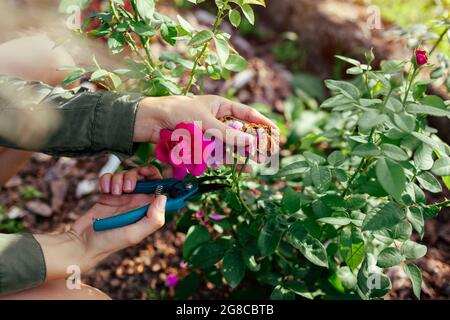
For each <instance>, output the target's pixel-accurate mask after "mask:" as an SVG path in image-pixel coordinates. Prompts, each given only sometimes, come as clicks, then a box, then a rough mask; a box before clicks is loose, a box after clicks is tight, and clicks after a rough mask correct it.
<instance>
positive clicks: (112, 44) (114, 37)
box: [108, 32, 125, 54]
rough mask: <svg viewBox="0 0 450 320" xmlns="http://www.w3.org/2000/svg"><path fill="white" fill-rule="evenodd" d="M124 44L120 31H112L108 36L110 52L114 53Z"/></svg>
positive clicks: (121, 48) (120, 49)
mask: <svg viewBox="0 0 450 320" xmlns="http://www.w3.org/2000/svg"><path fill="white" fill-rule="evenodd" d="M124 46H125V38H124V36H123V35H122V34H121V33H118V32H114V33H113V34H111V35H110V36H109V38H108V47H109V48H110V49H111V51H112V53H114V54H116V53H119V52H121V51H122V50H123V48H124Z"/></svg>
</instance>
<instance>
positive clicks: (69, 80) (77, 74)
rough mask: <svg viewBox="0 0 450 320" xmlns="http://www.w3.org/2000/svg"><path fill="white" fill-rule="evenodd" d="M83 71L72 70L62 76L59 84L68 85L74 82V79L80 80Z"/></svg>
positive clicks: (83, 73)
mask: <svg viewBox="0 0 450 320" xmlns="http://www.w3.org/2000/svg"><path fill="white" fill-rule="evenodd" d="M85 73H86V72H85V71H84V70H81V71H76V72H73V73H71V74H69V75H67V76H66V77H65V78H64V80H63V81H62V83H61V85H62V86H63V87H65V86H68V85H70V84H72V83H74V82H75V81H78V80H80V79H81V78H82V77H83V76H84V75H85Z"/></svg>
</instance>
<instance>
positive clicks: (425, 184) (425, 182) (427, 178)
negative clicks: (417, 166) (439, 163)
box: [417, 171, 442, 193]
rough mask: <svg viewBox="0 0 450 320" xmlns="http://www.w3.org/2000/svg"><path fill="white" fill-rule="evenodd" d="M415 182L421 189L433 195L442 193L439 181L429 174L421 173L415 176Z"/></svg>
mask: <svg viewBox="0 0 450 320" xmlns="http://www.w3.org/2000/svg"><path fill="white" fill-rule="evenodd" d="M417 181H419V183H420V185H421V186H422V188H424V189H425V190H428V191H430V192H433V193H438V192H442V186H441V184H440V183H439V180H438V179H436V178H435V177H434V176H433V175H432V174H431V173H429V172H427V171H422V172H421V173H420V174H419V175H417Z"/></svg>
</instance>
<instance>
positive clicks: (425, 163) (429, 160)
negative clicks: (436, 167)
mask: <svg viewBox="0 0 450 320" xmlns="http://www.w3.org/2000/svg"><path fill="white" fill-rule="evenodd" d="M433 152H434V151H433V148H432V147H430V146H429V145H427V144H425V143H421V144H420V146H419V147H418V148H417V150H416V151H415V152H414V164H415V165H416V166H417V167H418V168H419V169H420V170H430V169H431V168H432V167H433V163H434V160H433Z"/></svg>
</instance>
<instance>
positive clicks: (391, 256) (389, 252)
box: [377, 247, 405, 268]
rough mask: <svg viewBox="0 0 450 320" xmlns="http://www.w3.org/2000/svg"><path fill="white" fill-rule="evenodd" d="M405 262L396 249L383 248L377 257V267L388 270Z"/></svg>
mask: <svg viewBox="0 0 450 320" xmlns="http://www.w3.org/2000/svg"><path fill="white" fill-rule="evenodd" d="M403 261H405V257H404V256H403V255H402V254H401V252H400V250H398V249H397V248H392V247H389V248H385V249H383V250H382V251H381V252H380V254H379V255H378V260H377V266H379V267H380V268H390V267H393V266H396V265H398V264H400V263H402V262H403Z"/></svg>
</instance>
